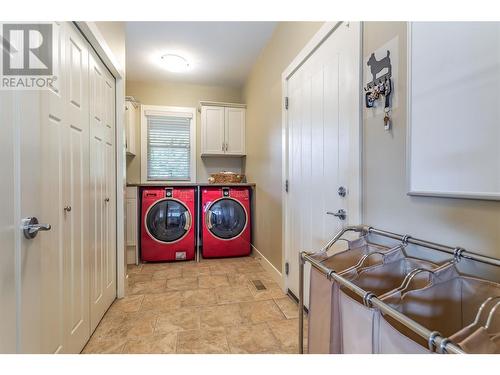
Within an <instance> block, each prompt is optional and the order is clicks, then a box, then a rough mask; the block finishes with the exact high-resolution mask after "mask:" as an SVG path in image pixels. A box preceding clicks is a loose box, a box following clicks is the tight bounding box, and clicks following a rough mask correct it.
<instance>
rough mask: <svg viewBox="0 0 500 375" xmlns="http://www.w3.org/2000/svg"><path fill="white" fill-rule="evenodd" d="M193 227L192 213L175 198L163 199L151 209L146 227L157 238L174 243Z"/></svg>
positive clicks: (147, 216)
mask: <svg viewBox="0 0 500 375" xmlns="http://www.w3.org/2000/svg"><path fill="white" fill-rule="evenodd" d="M190 227H191V214H190V213H189V210H188V208H187V207H186V206H184V205H183V204H182V203H181V202H179V201H177V200H174V199H168V198H167V199H162V200H160V201H158V202H156V203H155V204H154V205H153V206H151V208H150V209H149V211H148V213H147V215H146V228H147V230H148V233H149V234H150V235H151V237H153V238H154V239H155V240H157V241H160V242H165V243H172V242H176V241H179V240H180V239H182V238H183V237H184V236H185V235H186V234H187V233H188V231H189V228H190Z"/></svg>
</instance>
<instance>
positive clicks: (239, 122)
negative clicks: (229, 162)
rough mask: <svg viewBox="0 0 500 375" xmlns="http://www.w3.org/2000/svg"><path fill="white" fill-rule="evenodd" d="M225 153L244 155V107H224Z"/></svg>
mask: <svg viewBox="0 0 500 375" xmlns="http://www.w3.org/2000/svg"><path fill="white" fill-rule="evenodd" d="M224 133H225V139H226V154H227V155H245V109H244V108H231V107H227V108H225V130H224Z"/></svg>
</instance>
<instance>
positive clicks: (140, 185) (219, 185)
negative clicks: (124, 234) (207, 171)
mask: <svg viewBox="0 0 500 375" xmlns="http://www.w3.org/2000/svg"><path fill="white" fill-rule="evenodd" d="M127 186H137V187H142V186H160V187H161V186H173V187H176V186H177V187H178V186H200V187H204V186H214V187H224V186H236V187H238V186H244V187H252V188H253V187H255V183H253V182H241V183H232V184H210V183H208V182H171V183H165V182H143V183H130V184H129V183H127Z"/></svg>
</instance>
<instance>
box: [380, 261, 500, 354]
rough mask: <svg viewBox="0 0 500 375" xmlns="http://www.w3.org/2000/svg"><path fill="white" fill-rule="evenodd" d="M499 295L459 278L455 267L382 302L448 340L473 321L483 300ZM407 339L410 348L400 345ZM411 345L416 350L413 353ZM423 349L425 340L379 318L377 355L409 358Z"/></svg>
mask: <svg viewBox="0 0 500 375" xmlns="http://www.w3.org/2000/svg"><path fill="white" fill-rule="evenodd" d="M499 294H500V285H499V284H497V283H494V282H491V281H487V280H482V279H478V278H474V277H469V276H462V275H460V274H459V273H458V272H457V270H456V269H455V267H447V268H444V269H443V270H440V271H438V272H436V274H435V275H433V276H432V277H431V282H430V283H429V285H428V286H426V287H424V288H422V289H418V290H411V291H409V292H406V293H404V294H403V295H398V294H397V293H396V294H395V295H392V296H388V297H387V298H385V299H384V302H386V303H388V304H389V305H391V306H392V307H394V308H396V309H397V310H398V311H400V312H402V313H403V314H405V315H406V316H408V317H409V318H411V319H413V320H415V321H416V322H417V323H419V324H421V325H423V326H424V327H426V328H427V329H429V330H431V331H439V332H440V333H441V334H442V335H443V336H445V337H450V336H452V335H453V334H454V333H457V332H458V331H460V330H461V329H463V328H464V327H466V326H467V325H468V324H470V323H471V322H472V321H473V320H474V318H475V315H476V313H477V310H478V308H479V306H480V305H481V303H482V302H483V301H484V300H485V299H486V298H488V297H490V296H495V295H499ZM389 326H391V327H389ZM394 329H395V330H394ZM403 337H406V338H405V339H403ZM407 339H410V340H411V341H413V345H404V344H405V343H406V344H408V341H407ZM415 344H416V345H417V346H419V347H420V348H419V349H417V346H415ZM427 345H428V343H427V341H426V339H424V338H422V337H420V336H419V335H417V334H416V333H415V332H413V331H411V330H410V329H408V328H407V327H405V326H404V325H402V324H400V323H399V322H397V321H396V320H394V319H392V318H390V317H389V316H385V315H384V314H380V324H379V352H380V353H406V354H410V353H415V352H417V350H422V348H424V349H426V348H427Z"/></svg>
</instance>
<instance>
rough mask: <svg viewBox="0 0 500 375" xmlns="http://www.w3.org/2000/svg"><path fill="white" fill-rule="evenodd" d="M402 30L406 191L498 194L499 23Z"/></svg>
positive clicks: (470, 195) (428, 25)
mask: <svg viewBox="0 0 500 375" xmlns="http://www.w3.org/2000/svg"><path fill="white" fill-rule="evenodd" d="M409 31H410V32H409V40H408V42H409V45H408V53H409V56H408V57H409V58H408V61H409V70H408V77H409V96H408V97H409V103H408V104H409V108H408V109H409V111H408V113H409V125H410V131H409V133H408V178H409V190H410V194H416V195H436V196H451V197H462V198H477V199H500V147H499V144H500V95H499V92H498V88H499V87H500V23H498V22H416V23H412V24H411V25H410V30H409Z"/></svg>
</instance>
